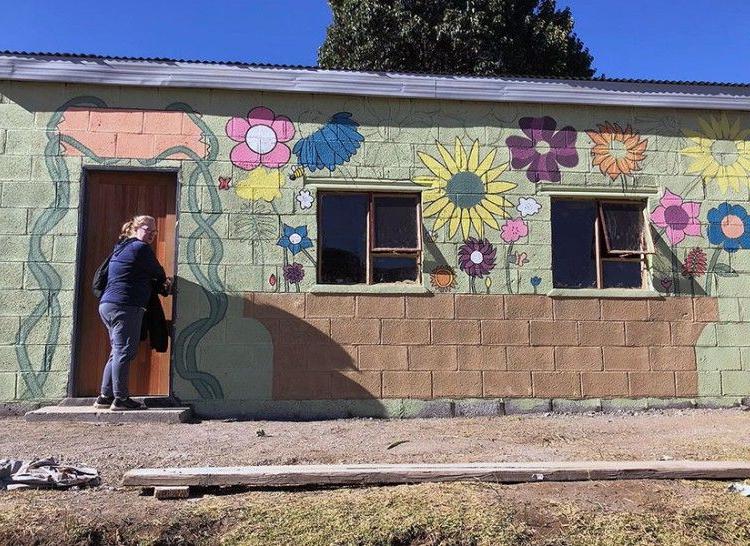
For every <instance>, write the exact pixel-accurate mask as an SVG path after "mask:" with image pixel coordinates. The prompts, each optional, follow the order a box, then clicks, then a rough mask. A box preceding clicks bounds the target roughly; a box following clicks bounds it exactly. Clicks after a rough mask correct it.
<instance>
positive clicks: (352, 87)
mask: <svg viewBox="0 0 750 546" xmlns="http://www.w3.org/2000/svg"><path fill="white" fill-rule="evenodd" d="M2 79H4V80H11V81H37V82H65V83H88V84H100V85H124V86H146V87H190V88H204V89H234V90H255V91H277V92H291V93H323V94H341V95H356V96H368V97H400V98H424V99H446V100H464V101H488V102H530V103H554V104H580V105H607V106H637V107H655V108H703V109H718V110H750V85H747V86H745V85H738V86H732V85H706V84H699V83H697V84H693V83H657V82H617V81H592V80H557V79H541V78H510V77H509V78H472V77H466V76H427V75H418V74H394V73H386V72H354V71H341V70H323V69H316V68H283V67H278V68H276V67H259V66H249V65H234V64H208V63H199V62H186V61H158V60H125V59H101V58H90V57H88V58H87V57H85V56H80V57H72V56H55V55H49V56H45V55H34V54H10V53H5V54H0V80H2Z"/></svg>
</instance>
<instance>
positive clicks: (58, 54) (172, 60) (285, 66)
mask: <svg viewBox="0 0 750 546" xmlns="http://www.w3.org/2000/svg"><path fill="white" fill-rule="evenodd" d="M0 55H24V56H30V57H62V58H74V59H98V60H115V61H141V62H160V63H191V64H204V65H226V66H246V67H253V68H269V69H273V68H278V69H291V70H316V71H324V70H326V71H336V72H361V73H370V74H383V73H386V72H387V73H388V74H394V75H401V76H428V77H430V76H434V77H445V76H458V77H461V78H473V79H498V78H507V79H531V80H562V81H566V80H572V81H592V82H613V83H646V84H658V85H689V86H696V85H699V86H706V85H711V86H720V87H750V83H745V82H716V81H703V80H654V79H644V78H608V77H604V76H595V77H592V78H584V77H581V76H539V75H533V74H499V75H497V76H478V75H476V74H466V73H460V72H421V71H414V72H398V71H396V72H394V71H377V70H359V69H354V68H321V67H319V66H309V65H300V64H275V63H254V62H247V61H211V60H202V59H175V58H170V57H128V56H121V55H99V54H94V53H61V52H29V51H11V50H3V51H0Z"/></svg>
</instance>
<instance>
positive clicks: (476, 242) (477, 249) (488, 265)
mask: <svg viewBox="0 0 750 546" xmlns="http://www.w3.org/2000/svg"><path fill="white" fill-rule="evenodd" d="M496 256H497V250H496V249H495V247H494V246H492V244H491V243H490V242H489V241H488V240H487V239H475V238H474V237H469V238H468V239H466V240H465V241H464V244H462V245H461V246H460V247H458V267H460V268H461V271H463V272H465V273H466V274H467V275H468V276H469V286H470V288H471V292H472V293H473V294H476V293H477V289H476V285H475V280H476V278H477V277H479V278H480V279H481V278H482V277H484V276H485V275H489V274H490V272H491V271H492V270H493V269H495V258H496ZM487 291H488V292H489V285H488V286H487Z"/></svg>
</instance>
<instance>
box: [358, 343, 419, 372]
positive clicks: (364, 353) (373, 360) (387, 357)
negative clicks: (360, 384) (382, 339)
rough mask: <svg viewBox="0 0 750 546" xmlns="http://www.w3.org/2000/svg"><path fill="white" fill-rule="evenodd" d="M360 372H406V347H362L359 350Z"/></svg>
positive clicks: (407, 364) (407, 365) (407, 362)
mask: <svg viewBox="0 0 750 546" xmlns="http://www.w3.org/2000/svg"><path fill="white" fill-rule="evenodd" d="M358 367H359V369H360V370H406V369H407V368H408V367H409V358H408V353H407V348H406V347H400V346H398V345H362V346H361V347H360V348H359V366H358Z"/></svg>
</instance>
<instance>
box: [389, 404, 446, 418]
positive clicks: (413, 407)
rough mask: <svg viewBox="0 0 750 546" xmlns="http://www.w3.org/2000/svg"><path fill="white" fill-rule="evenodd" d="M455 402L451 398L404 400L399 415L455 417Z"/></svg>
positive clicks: (411, 416) (408, 416)
mask: <svg viewBox="0 0 750 546" xmlns="http://www.w3.org/2000/svg"><path fill="white" fill-rule="evenodd" d="M453 407H454V403H453V401H451V400H402V401H401V409H400V412H399V417H402V418H405V419H414V418H416V419H420V418H429V417H453Z"/></svg>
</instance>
